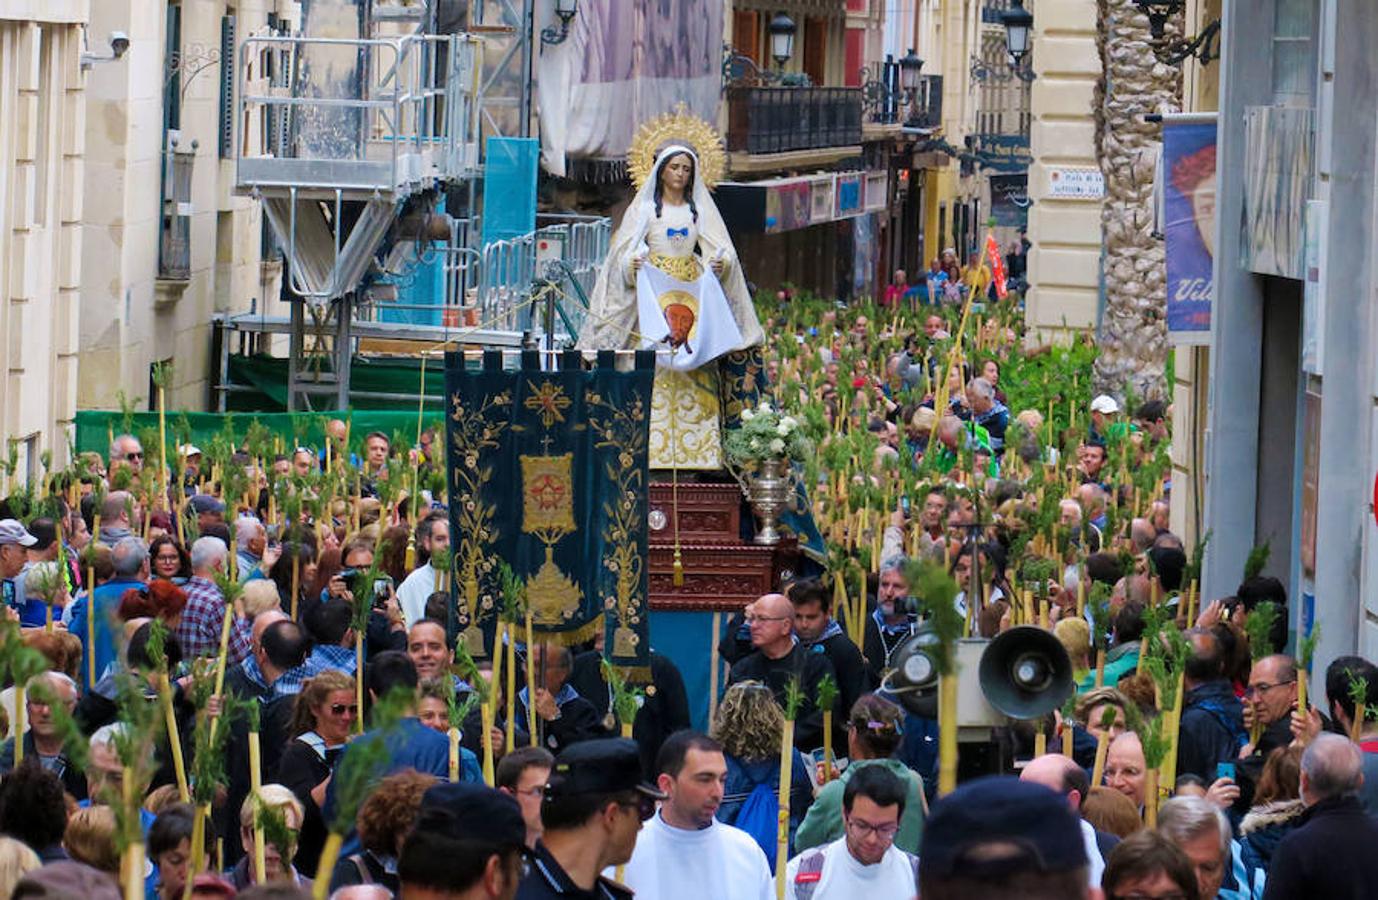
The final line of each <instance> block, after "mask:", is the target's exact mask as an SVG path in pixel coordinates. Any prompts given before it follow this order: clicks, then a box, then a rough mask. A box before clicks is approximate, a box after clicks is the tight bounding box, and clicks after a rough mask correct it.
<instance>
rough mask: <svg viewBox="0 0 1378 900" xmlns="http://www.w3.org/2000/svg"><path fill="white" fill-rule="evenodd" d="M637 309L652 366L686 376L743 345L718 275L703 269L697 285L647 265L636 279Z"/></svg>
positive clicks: (709, 268)
mask: <svg viewBox="0 0 1378 900" xmlns="http://www.w3.org/2000/svg"><path fill="white" fill-rule="evenodd" d="M636 308H637V319H638V323H639V324H638V325H637V327H638V329H639V330H640V331H641V338H642V341H641V346H642V348H643V349H647V350H650V349H654V350H655V351H656V363H657V365H660V366H663V367H665V368H669V369H676V370H678V371H681V372H688V371H690V370H693V369H697V368H698V367H699V366H701V365H704V364H705V363H708V362H712V361H713V360H715V359H717V358H718V357H719V356H722V355H723V354H724V353H727V352H729V351H731V350H736V349H737V348H738V347H740V346H741V345H742V332H741V329H740V328H738V327H737V322H736V320H734V319H733V318H732V310H731V308H730V307H728V305H727V297H726V296H724V295H723V292H722V285H721V284H720V283H719V282H718V276H717V275H716V274H714V272H713V269H712V268H711V267H710V266H704V268H703V274H702V275H700V276H699V280H698V281H694V282H687V281H680V280H679V279H677V278H671V277H670V276H669V275H666V274H665V273H664V272H662V271H660V270H659V269H657V268H656V267H655V266H652V265H650V264H649V263H648V264H646V265H643V266H642V267H641V268H640V269H639V270H638V271H637V274H636Z"/></svg>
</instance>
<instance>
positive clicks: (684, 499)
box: [649, 481, 742, 544]
mask: <svg viewBox="0 0 1378 900" xmlns="http://www.w3.org/2000/svg"><path fill="white" fill-rule="evenodd" d="M676 512H677V513H678V515H676ZM649 517H650V534H651V540H652V541H653V542H661V541H673V540H674V539H675V519H676V518H678V519H679V540H680V542H681V543H692V544H739V543H741V540H742V537H741V523H742V489H741V488H739V487H738V486H737V485H735V484H698V483H695V482H692V481H681V482H680V483H679V485H678V487H676V486H675V485H674V484H672V483H671V482H668V481H653V482H651V495H650V509H649Z"/></svg>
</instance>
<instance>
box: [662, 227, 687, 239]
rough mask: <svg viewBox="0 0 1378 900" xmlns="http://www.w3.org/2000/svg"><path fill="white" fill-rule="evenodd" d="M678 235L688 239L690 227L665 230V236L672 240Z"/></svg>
mask: <svg viewBox="0 0 1378 900" xmlns="http://www.w3.org/2000/svg"><path fill="white" fill-rule="evenodd" d="M676 235H678V236H679V237H686V238H687V237H688V236H689V226H688V225H686V226H684V227H683V228H667V229H665V236H666V237H671V238H672V237H675V236H676Z"/></svg>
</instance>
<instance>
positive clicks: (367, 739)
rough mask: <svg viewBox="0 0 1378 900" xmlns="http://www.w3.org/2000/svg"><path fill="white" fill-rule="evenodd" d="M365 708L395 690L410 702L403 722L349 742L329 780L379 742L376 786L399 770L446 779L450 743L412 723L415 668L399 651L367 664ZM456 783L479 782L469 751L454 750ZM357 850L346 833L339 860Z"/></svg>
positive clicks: (330, 797) (328, 807) (331, 796)
mask: <svg viewBox="0 0 1378 900" xmlns="http://www.w3.org/2000/svg"><path fill="white" fill-rule="evenodd" d="M365 677H366V678H367V684H368V694H369V701H370V705H371V706H375V707H376V706H377V704H378V702H379V701H380V700H382V699H383V698H384V697H387V696H388V695H390V694H392V693H393V692H394V691H397V690H399V689H401V690H402V691H404V692H407V694H408V696H409V697H410V698H412V700H411V703H410V704H409V705H408V707H407V709H406V710H405V711H404V713H403V716H402V718H401V719H400V720H398V721H397V722H396V723H395V724H393V725H390V726H388V727H385V728H372V729H370V730H368V731H366V732H364V733H363V734H361V735H360V736H359V737H358V738H357V739H356V740H354V741H351V742H350V744H349V745H348V746H347V747H346V748H345V752H344V755H343V756H341V757H340V762H339V764H338V765H337V766H336V768H335V774H336V775H339V774H340V773H341V772H345V771H348V768H347V767H349V766H351V763H350V757H351V756H353V755H356V754H358V753H365V754H367V753H368V747H369V746H370V745H371V744H373V743H374V742H375V741H382V742H383V743H384V745H385V746H386V747H387V754H386V757H387V759H386V762H385V763H384V764H383V765H381V766H379V767H377V769H376V771H374V772H373V777H372V778H370V779H369V780H370V781H371V782H374V783H376V782H377V781H379V780H381V779H383V778H385V777H387V776H388V775H391V774H393V773H394V772H400V771H402V770H403V769H415V770H416V771H418V772H421V773H424V774H427V775H434V776H436V777H437V778H441V779H448V778H449V775H450V739H449V738H448V737H446V736H445V735H443V734H441V733H440V732H438V731H436V730H434V729H431V728H427V727H426V726H425V725H422V724H421V720H420V719H418V718H417V717H416V708H415V699H414V698H415V696H416V686H417V684H418V682H419V679H418V677H417V674H416V665H415V664H414V663H413V662H412V661H411V657H409V656H407V654H405V653H403V652H401V651H400V650H385V651H384V652H382V653H379V654H378V655H377V656H376V657H374V658H373V659H372V660H370V661H369V664H368V668H367V671H366V674H365ZM459 777H460V780H461V781H475V782H481V781H483V772H482V770H481V769H480V768H479V764H478V757H476V756H474V754H473V753H472V752H470V751H469V750H467V749H465V748H463V747H460V748H459ZM338 783H339V779H338V778H332V779H331V780H330V787H329V788H328V789H327V790H326V794H325V807H324V809H323V814H324V817H325V823H326V825H327V826H329V825H330V824H331V822H332V820H333V819H334V816H335V806H336V803H337V800H336V797H335V785H336V784H338ZM357 848H358V836H357V835H356V834H354V833H353V832H352V831H351V833H350V835H349V837H348V838H347V839H346V840H345V846H344V847H343V848H342V849H341V851H340V855H341V858H343V857H344V856H347V855H348V854H350V853H353V852H354V851H355V850H356V849H357Z"/></svg>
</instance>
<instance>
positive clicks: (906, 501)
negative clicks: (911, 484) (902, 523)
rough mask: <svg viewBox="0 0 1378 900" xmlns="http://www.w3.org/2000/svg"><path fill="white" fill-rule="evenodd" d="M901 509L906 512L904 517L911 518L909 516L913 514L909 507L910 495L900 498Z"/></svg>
mask: <svg viewBox="0 0 1378 900" xmlns="http://www.w3.org/2000/svg"><path fill="white" fill-rule="evenodd" d="M900 510H901V511H902V512H903V513H904V517H905V518H906V519H907V518H909V516H910V515H911V512H910V509H909V498H908V497H901V498H900Z"/></svg>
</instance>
